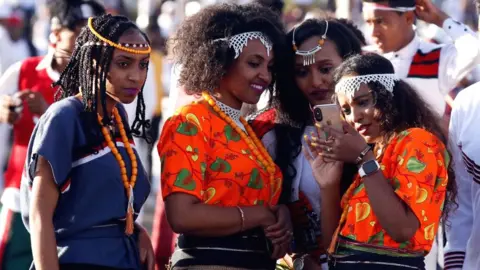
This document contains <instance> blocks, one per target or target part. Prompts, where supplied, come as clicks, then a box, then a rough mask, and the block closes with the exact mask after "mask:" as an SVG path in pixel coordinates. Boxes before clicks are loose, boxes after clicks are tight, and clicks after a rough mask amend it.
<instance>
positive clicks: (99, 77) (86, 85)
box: [52, 14, 150, 142]
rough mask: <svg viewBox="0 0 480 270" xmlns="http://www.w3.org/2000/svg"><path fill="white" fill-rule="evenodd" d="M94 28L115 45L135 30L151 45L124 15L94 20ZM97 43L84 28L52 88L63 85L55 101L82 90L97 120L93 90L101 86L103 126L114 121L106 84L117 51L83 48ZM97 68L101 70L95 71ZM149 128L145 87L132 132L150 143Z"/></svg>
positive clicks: (89, 110)
mask: <svg viewBox="0 0 480 270" xmlns="http://www.w3.org/2000/svg"><path fill="white" fill-rule="evenodd" d="M92 25H93V28H94V29H95V30H96V31H97V32H98V33H99V34H100V35H101V36H103V37H105V38H106V39H108V40H111V41H113V42H118V40H119V39H120V37H121V36H122V35H123V34H124V33H125V32H126V31H128V30H132V29H133V30H136V31H139V32H140V33H141V34H142V35H143V36H144V38H145V39H146V40H147V42H148V43H149V44H150V41H149V39H148V37H147V35H146V34H145V33H143V32H142V31H141V30H140V29H139V28H138V27H137V26H136V25H135V24H134V23H133V22H132V21H130V20H129V19H128V18H126V17H123V16H112V15H110V14H106V15H102V16H100V17H95V18H94V19H93V22H92ZM98 41H99V39H98V38H97V37H96V36H95V35H94V34H93V33H92V32H91V31H90V30H89V28H88V27H84V28H83V29H82V32H81V33H80V35H79V36H78V38H77V40H76V43H75V49H74V50H73V53H72V56H71V59H70V62H69V63H68V65H67V67H66V68H65V70H64V71H63V72H62V74H61V75H60V79H59V80H58V81H57V82H55V83H54V84H53V85H52V86H53V87H55V86H60V88H59V90H58V91H57V93H56V95H55V99H56V100H59V99H63V98H66V97H70V96H74V95H76V94H78V93H79V90H80V89H81V92H82V98H83V104H84V106H85V111H86V112H89V113H91V114H92V116H93V117H94V118H95V119H96V114H97V98H96V95H95V93H94V88H96V87H98V88H99V91H97V93H98V94H100V101H101V103H102V104H101V106H102V108H103V115H104V117H103V124H104V125H108V124H109V123H110V120H111V119H110V117H109V113H107V111H106V110H107V106H106V100H107V92H106V82H107V75H108V71H109V69H110V63H111V61H112V56H113V51H114V50H115V48H114V47H112V46H84V44H85V43H87V42H98ZM94 63H95V64H94ZM94 65H96V66H97V67H98V68H95V67H94ZM148 128H150V122H149V121H148V120H146V119H145V101H144V98H143V86H142V90H141V91H140V93H139V94H138V98H137V110H136V113H135V119H134V121H133V124H132V127H131V131H132V134H133V135H135V136H137V137H143V138H144V139H145V140H146V141H147V142H150V139H149V138H148V137H147V130H148Z"/></svg>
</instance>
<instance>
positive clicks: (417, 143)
mask: <svg viewBox="0 0 480 270" xmlns="http://www.w3.org/2000/svg"><path fill="white" fill-rule="evenodd" d="M449 162H450V156H449V154H448V152H447V150H446V148H445V145H444V144H443V143H442V142H441V141H440V140H439V139H438V138H437V137H436V136H434V135H433V134H431V133H429V132H427V131H425V130H423V129H419V128H412V129H408V130H406V131H404V132H402V133H401V134H400V135H399V136H398V137H397V138H396V139H394V140H393V141H392V142H391V143H390V144H389V145H388V146H387V148H386V150H385V153H384V155H383V158H382V160H381V162H380V164H381V170H382V171H383V174H384V176H385V178H386V179H387V181H389V182H390V183H391V185H392V187H393V188H394V189H395V193H396V194H397V195H398V197H399V198H401V199H402V200H403V201H404V202H405V203H406V205H408V206H409V207H410V209H411V210H412V211H413V213H414V214H415V215H416V216H417V218H418V220H419V222H420V227H419V229H418V230H417V232H416V233H415V235H414V237H413V238H412V239H410V240H409V241H406V242H404V243H397V242H395V240H393V239H392V238H391V237H390V236H389V235H388V233H387V232H386V231H385V230H384V229H383V228H382V226H381V225H380V222H379V221H378V219H377V217H376V215H375V213H374V212H373V209H372V207H371V205H370V200H369V199H368V196H367V192H366V189H365V186H364V184H363V183H362V182H361V179H360V178H359V176H358V175H357V176H356V177H357V178H356V180H355V182H354V184H356V185H357V186H356V188H355V189H354V190H353V194H352V197H351V198H350V200H348V202H347V204H346V205H342V207H343V209H344V210H345V207H347V209H348V214H347V218H346V221H345V223H344V224H343V225H342V227H341V230H340V236H341V239H343V240H340V241H339V243H338V244H339V245H344V246H345V247H348V248H349V249H357V250H365V248H367V249H368V248H373V249H375V250H377V251H383V252H385V253H386V254H388V253H390V252H393V253H395V254H397V255H398V254H399V253H400V254H406V255H407V254H412V255H413V254H417V255H419V254H420V255H425V254H427V253H428V252H429V251H430V249H431V247H432V244H433V240H434V238H435V235H436V233H437V229H438V226H439V221H440V217H441V215H442V211H443V205H444V201H445V194H446V190H447V182H448V175H447V168H448V164H449ZM346 195H348V194H346ZM394 214H395V213H392V215H394ZM345 240H346V241H345ZM352 243H355V244H352Z"/></svg>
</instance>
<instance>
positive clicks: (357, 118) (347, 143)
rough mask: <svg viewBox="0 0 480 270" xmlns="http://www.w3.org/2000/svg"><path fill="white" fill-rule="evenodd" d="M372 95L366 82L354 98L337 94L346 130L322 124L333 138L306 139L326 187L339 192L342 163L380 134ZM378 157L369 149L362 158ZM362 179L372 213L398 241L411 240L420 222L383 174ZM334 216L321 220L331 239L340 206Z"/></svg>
mask: <svg viewBox="0 0 480 270" xmlns="http://www.w3.org/2000/svg"><path fill="white" fill-rule="evenodd" d="M369 96H371V89H369V88H368V86H366V85H364V84H362V85H361V87H360V89H359V90H358V91H357V92H355V94H354V96H353V98H350V97H348V96H346V95H344V94H341V93H339V94H337V98H338V102H339V104H340V106H341V108H342V110H343V112H344V115H345V120H346V122H345V123H344V126H343V129H344V130H343V131H338V130H334V129H332V128H330V127H321V128H319V131H325V132H328V133H329V134H331V138H329V139H328V140H326V141H325V140H322V139H319V138H318V137H317V136H312V137H311V138H307V140H306V141H307V145H309V148H310V151H311V153H312V155H311V156H310V155H309V154H308V155H307V158H308V159H309V161H310V164H311V166H312V169H313V171H314V176H315V179H316V180H317V182H318V183H319V185H320V187H321V188H323V189H325V190H330V192H333V191H338V185H339V183H340V177H341V168H342V167H341V166H342V164H343V162H349V163H353V162H355V159H356V158H357V157H358V156H359V154H360V152H361V151H362V150H363V149H365V148H366V146H367V143H375V142H376V141H378V139H379V138H380V137H381V131H382V129H381V126H380V124H379V122H378V121H377V120H376V118H375V115H376V110H377V109H375V108H374V107H373V106H374V103H371V104H370V105H368V104H367V100H368V99H371V98H369ZM329 148H331V149H329ZM328 150H330V151H328ZM376 158H377V157H376V156H375V155H374V153H373V152H372V151H369V152H368V153H367V155H366V156H365V157H364V158H363V162H365V161H368V160H374V159H376ZM325 175H328V176H329V177H325ZM362 181H363V183H365V187H366V190H367V195H368V198H369V200H370V203H371V205H372V209H373V212H374V213H375V215H376V216H377V217H378V220H379V222H380V224H381V225H382V227H383V228H384V229H385V230H386V232H387V233H388V234H389V235H390V236H391V237H392V239H394V240H395V241H396V242H398V243H402V242H405V241H408V240H410V239H411V238H412V237H413V236H414V235H415V232H416V231H417V230H418V228H419V227H420V222H419V221H418V219H417V217H416V216H415V214H414V213H413V211H412V210H411V209H410V208H409V207H408V206H407V205H406V204H405V203H404V202H403V201H402V200H401V199H400V198H399V197H398V196H397V195H396V194H395V192H394V190H393V188H392V186H391V185H390V184H389V182H388V181H387V179H385V176H384V175H383V173H382V172H381V171H378V172H376V173H374V174H371V175H368V176H365V177H363V178H362ZM322 194H323V193H322ZM336 194H338V193H336ZM330 199H331V201H329V202H328V203H327V204H328V205H340V198H330ZM391 213H395V215H392V214H391ZM331 215H332V217H337V218H336V219H331V220H329V219H326V220H322V229H323V228H328V230H325V231H324V233H325V234H326V236H327V237H329V238H330V239H331V237H332V236H333V232H334V228H335V227H336V226H337V225H338V221H339V218H340V209H336V210H335V211H332V213H331ZM324 222H325V224H323V223H324Z"/></svg>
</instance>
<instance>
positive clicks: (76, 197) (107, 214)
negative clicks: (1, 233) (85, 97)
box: [20, 97, 150, 269]
mask: <svg viewBox="0 0 480 270" xmlns="http://www.w3.org/2000/svg"><path fill="white" fill-rule="evenodd" d="M117 108H118V110H119V112H120V114H121V115H122V118H123V123H124V126H125V128H128V121H127V119H126V113H125V110H124V108H123V106H122V105H117ZM127 134H130V132H127ZM129 136H130V135H129ZM114 140H115V143H116V146H117V149H118V151H119V152H120V154H121V155H122V157H123V161H124V162H125V164H126V168H127V174H128V177H129V179H130V176H131V161H130V158H129V156H128V153H127V151H126V149H125V148H124V146H123V143H122V140H121V137H120V135H119V133H118V131H117V132H116V133H115V136H114ZM129 140H130V144H131V145H132V147H133V148H134V146H133V138H132V137H131V136H130V137H129ZM134 152H135V155H136V156H137V162H138V176H137V181H136V184H135V188H134V192H133V193H134V209H135V218H136V217H137V216H138V213H139V212H140V209H141V207H142V205H143V204H144V202H145V201H146V199H147V197H148V194H149V192H150V183H149V181H148V179H147V176H146V172H145V170H144V167H143V165H142V164H141V161H140V158H139V157H138V154H137V152H136V150H135V149H134ZM38 156H42V157H43V158H44V159H46V160H47V161H48V162H49V163H50V165H51V167H52V172H53V176H54V181H55V183H56V184H57V186H58V188H59V190H60V197H59V199H58V203H57V207H56V209H55V213H54V218H53V226H54V228H55V236H56V241H57V251H58V257H59V263H60V264H65V263H81V264H94V265H102V266H108V267H115V268H122V269H123V268H124V269H140V268H141V267H140V263H139V257H138V256H139V255H138V247H137V243H136V242H137V240H136V239H137V235H135V234H134V235H133V236H131V237H128V236H127V235H126V234H125V222H124V220H125V216H126V210H127V202H128V200H127V196H126V190H125V188H124V186H123V183H122V178H121V174H120V166H119V164H118V161H117V160H116V159H115V156H114V155H113V154H112V152H111V150H110V148H109V147H108V146H107V144H106V142H105V139H104V137H103V135H102V133H101V130H100V126H99V124H98V122H97V119H96V115H94V114H92V113H87V112H85V111H84V106H83V104H82V102H81V101H80V100H78V99H77V98H74V97H70V98H66V99H64V100H61V101H59V102H56V103H54V104H53V105H51V106H50V108H49V109H48V110H47V112H45V114H44V115H43V116H42V117H41V118H40V121H39V123H38V124H37V126H36V127H35V130H34V132H33V134H32V137H31V139H30V143H29V147H28V153H27V159H26V165H25V171H24V173H23V177H22V184H21V188H20V193H21V210H22V216H23V219H24V222H25V225H26V227H27V229H29V218H28V216H29V204H30V191H31V186H32V183H33V180H34V176H35V170H36V164H37V159H38ZM32 269H34V268H33V266H32Z"/></svg>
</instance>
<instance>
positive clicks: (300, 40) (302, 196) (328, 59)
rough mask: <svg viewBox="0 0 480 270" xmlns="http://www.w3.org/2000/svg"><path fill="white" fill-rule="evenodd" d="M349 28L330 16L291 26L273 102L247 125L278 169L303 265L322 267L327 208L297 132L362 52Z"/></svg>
mask: <svg viewBox="0 0 480 270" xmlns="http://www.w3.org/2000/svg"><path fill="white" fill-rule="evenodd" d="M350 29H355V27H354V26H353V25H350V24H349V22H348V21H339V20H336V19H331V18H330V19H326V20H319V19H309V20H306V21H304V22H303V23H301V24H299V25H297V26H296V27H295V28H294V29H292V30H291V31H290V32H289V33H288V34H287V40H288V41H287V42H288V43H289V44H293V46H292V47H291V48H290V49H289V50H287V52H286V53H284V54H283V57H282V58H285V60H286V63H285V68H284V69H283V70H281V72H283V73H282V74H281V75H279V76H278V82H277V87H276V89H275V90H276V91H275V95H273V99H272V102H273V104H274V106H272V107H271V108H270V109H267V110H265V111H263V112H261V113H259V114H257V115H255V116H254V117H252V118H253V121H252V127H253V128H254V130H255V132H256V133H257V135H258V136H259V137H261V139H262V142H263V143H264V144H265V146H266V147H267V149H268V151H269V153H270V154H271V155H272V156H274V157H275V162H276V163H277V165H278V166H279V167H280V168H281V170H282V173H283V176H284V181H283V188H282V195H281V202H282V203H287V204H288V205H289V208H290V211H291V214H292V222H293V224H294V240H295V246H294V249H293V253H294V259H296V260H295V261H297V265H298V264H300V265H302V263H303V265H304V269H315V267H320V266H319V265H320V264H322V263H323V264H324V267H326V264H325V262H326V256H325V250H324V248H323V246H325V243H323V242H324V241H326V242H328V241H329V239H323V237H322V230H321V227H320V219H321V216H320V215H321V214H322V215H323V214H325V213H328V211H323V210H322V211H321V210H320V208H321V204H320V201H321V199H319V197H321V194H320V189H319V187H318V185H317V183H316V182H315V180H314V178H313V177H312V170H311V168H310V167H309V164H308V161H307V160H306V159H305V157H304V156H303V155H302V154H301V146H302V137H303V134H310V133H311V132H312V131H314V126H313V122H314V120H313V113H312V111H311V107H312V106H314V105H318V104H327V103H332V96H333V93H334V91H333V71H334V70H335V68H336V67H338V66H339V65H340V64H341V63H342V62H343V61H344V59H347V58H348V57H349V56H351V55H355V54H358V53H360V52H361V41H360V40H361V39H363V37H362V36H361V32H360V34H359V35H360V36H359V37H360V38H357V36H356V35H355V33H354V32H353V31H351V30H350ZM346 179H348V177H346ZM349 181H351V180H349ZM346 185H348V183H347V184H346ZM331 193H334V192H331ZM337 196H340V191H339V192H337ZM326 208H327V209H328V208H330V209H331V208H332V207H331V206H329V205H327V206H326ZM322 218H331V217H328V216H322ZM297 268H300V267H299V266H297Z"/></svg>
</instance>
